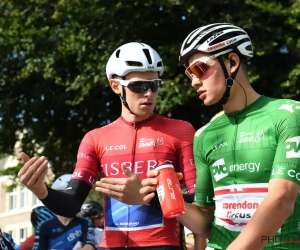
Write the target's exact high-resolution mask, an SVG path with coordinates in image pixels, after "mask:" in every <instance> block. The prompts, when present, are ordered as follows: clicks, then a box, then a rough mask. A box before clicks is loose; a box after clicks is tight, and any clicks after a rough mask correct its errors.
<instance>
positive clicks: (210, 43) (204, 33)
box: [179, 23, 253, 67]
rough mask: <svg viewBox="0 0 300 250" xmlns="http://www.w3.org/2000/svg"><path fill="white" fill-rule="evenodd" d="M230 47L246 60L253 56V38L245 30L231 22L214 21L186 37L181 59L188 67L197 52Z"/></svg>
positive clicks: (214, 52) (213, 52)
mask: <svg viewBox="0 0 300 250" xmlns="http://www.w3.org/2000/svg"><path fill="white" fill-rule="evenodd" d="M230 49H232V52H235V53H237V54H238V55H239V56H240V58H241V60H242V61H244V62H245V61H247V60H249V59H250V58H251V57H252V56H253V50H252V45H251V40H250V37H249V36H248V34H247V33H246V31H245V30H243V29H242V28H240V27H237V26H235V25H233V24H230V23H214V24H210V25H206V26H203V27H200V28H198V29H195V30H194V31H192V32H191V33H190V34H189V35H188V36H187V37H186V39H185V40H184V42H183V44H182V46H181V50H180V56H179V61H180V62H182V63H183V64H184V66H185V67H187V66H188V59H189V57H190V56H191V55H193V54H195V53H197V52H204V53H210V54H216V53H220V52H222V51H225V50H229V51H230ZM224 53H225V52H224Z"/></svg>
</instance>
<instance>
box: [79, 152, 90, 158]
mask: <svg viewBox="0 0 300 250" xmlns="http://www.w3.org/2000/svg"><path fill="white" fill-rule="evenodd" d="M82 158H86V159H87V158H90V157H89V155H88V154H87V153H84V152H79V153H78V154H77V159H82Z"/></svg>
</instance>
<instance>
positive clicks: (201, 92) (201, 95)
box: [197, 90, 206, 99]
mask: <svg viewBox="0 0 300 250" xmlns="http://www.w3.org/2000/svg"><path fill="white" fill-rule="evenodd" d="M197 93H198V95H199V98H200V99H202V98H203V97H204V95H205V93H206V91H205V90H198V91H197Z"/></svg>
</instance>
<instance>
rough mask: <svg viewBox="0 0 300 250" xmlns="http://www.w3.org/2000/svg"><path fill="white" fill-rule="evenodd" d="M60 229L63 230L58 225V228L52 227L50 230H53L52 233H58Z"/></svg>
mask: <svg viewBox="0 0 300 250" xmlns="http://www.w3.org/2000/svg"><path fill="white" fill-rule="evenodd" d="M62 231H64V229H63V228H60V227H58V228H53V229H52V232H53V233H60V232H62Z"/></svg>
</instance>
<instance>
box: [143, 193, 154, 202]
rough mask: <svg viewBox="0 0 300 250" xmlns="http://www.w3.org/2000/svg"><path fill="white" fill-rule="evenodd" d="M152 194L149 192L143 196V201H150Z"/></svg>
mask: <svg viewBox="0 0 300 250" xmlns="http://www.w3.org/2000/svg"><path fill="white" fill-rule="evenodd" d="M154 196H155V193H153V192H151V193H150V194H147V195H145V196H144V198H143V201H144V202H146V203H150V201H151V200H152V199H153V197H154Z"/></svg>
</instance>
